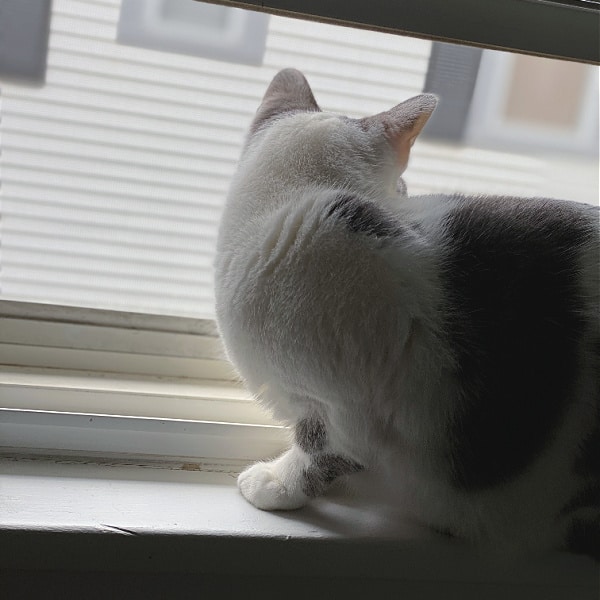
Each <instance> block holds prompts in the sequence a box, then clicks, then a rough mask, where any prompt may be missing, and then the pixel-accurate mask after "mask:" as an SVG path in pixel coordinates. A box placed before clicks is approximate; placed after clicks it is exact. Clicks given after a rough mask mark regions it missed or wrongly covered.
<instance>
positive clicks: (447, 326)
mask: <svg viewBox="0 0 600 600" xmlns="http://www.w3.org/2000/svg"><path fill="white" fill-rule="evenodd" d="M419 204H421V206H420V207H419ZM411 206H412V207H413V208H412V218H413V219H415V221H416V222H417V223H420V224H421V225H420V226H421V227H422V229H423V231H424V232H425V235H428V236H430V237H431V238H432V239H434V240H435V245H436V247H437V248H438V252H439V269H440V270H439V282H440V286H441V295H442V297H443V298H444V306H445V309H444V318H443V325H442V328H443V331H444V338H443V339H444V340H445V343H446V344H447V345H448V347H449V348H451V349H452V353H453V356H454V365H453V367H452V372H451V376H450V378H451V380H453V381H454V383H455V385H456V389H457V394H458V395H459V396H460V398H461V403H462V406H463V408H462V410H461V411H459V413H458V414H459V417H458V418H457V419H455V421H454V422H453V425H452V428H453V432H452V433H453V434H452V436H451V437H452V439H453V440H454V444H453V449H452V452H451V454H452V460H451V462H452V464H453V465H454V481H455V484H456V485H457V486H458V487H460V488H462V489H466V490H473V489H484V488H488V487H490V486H494V485H497V484H500V483H502V482H503V481H506V480H509V479H512V478H513V477H514V476H515V475H516V474H518V473H520V472H522V471H523V470H524V469H526V468H527V466H528V465H529V464H531V462H532V460H534V458H535V457H536V456H540V455H541V454H542V453H543V452H544V451H545V449H546V448H547V447H548V445H549V444H550V443H551V441H552V440H554V439H555V438H556V437H557V435H558V433H559V431H561V430H562V428H563V426H564V423H565V419H566V420H569V418H571V417H573V419H574V420H577V419H579V421H580V423H579V425H577V426H575V425H574V428H575V429H574V435H575V436H577V435H579V434H581V432H582V431H583V430H585V429H588V430H589V431H590V435H594V434H593V432H594V430H596V431H597V430H598V428H599V427H600V423H598V422H596V424H595V425H594V419H595V420H596V421H597V420H598V415H599V414H600V413H599V412H598V411H600V306H599V274H600V246H599V235H600V234H599V212H598V209H597V207H593V206H589V205H583V204H577V203H574V202H567V201H558V200H548V199H520V198H505V197H464V196H448V197H443V196H428V197H422V198H413V199H411V200H410V202H409V204H408V205H407V209H408V211H409V213H411ZM580 408H581V410H579V409H580ZM575 430H576V431H575ZM596 435H597V433H596ZM573 450H574V448H573V447H571V448H570V449H569V455H570V456H571V457H573ZM596 462H597V461H596ZM491 465H493V468H491ZM596 476H597V477H600V473H597V474H596Z"/></svg>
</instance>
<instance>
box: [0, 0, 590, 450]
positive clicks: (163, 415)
mask: <svg viewBox="0 0 600 600" xmlns="http://www.w3.org/2000/svg"><path fill="white" fill-rule="evenodd" d="M433 4H435V2H433ZM519 4H524V5H527V7H526V8H523V10H525V11H526V12H527V11H530V9H531V7H532V6H533V5H534V4H536V3H519ZM447 5H448V3H446V6H447ZM530 5H531V6H530ZM141 6H143V7H144V10H145V12H144V13H143V14H144V16H143V18H141V17H140V18H138V19H136V18H134V17H135V15H134V12H135V10H137V11H138V13H137V15H138V16H139V15H141V13H140V12H139V11H140V10H141V9H140V7H141ZM394 6H395V5H394ZM134 9H135V10H134ZM325 9H326V7H324V8H322V10H323V11H325ZM315 10H316V9H315ZM389 10H390V11H391V12H392V13H394V11H395V10H396V8H394V7H390V8H389ZM407 10H408V9H407ZM440 10H442V12H444V11H446V12H445V13H444V14H446V13H447V11H448V9H447V8H443V7H442V8H440ZM453 10H456V9H453ZM494 10H500V9H494ZM544 10H548V11H553V10H555V9H554V8H552V9H550V8H548V9H544ZM556 10H559V9H556ZM560 10H565V9H562V8H561V9H560ZM130 11H134V12H130ZM198 11H200V12H198ZM586 12H588V11H586ZM200 13H202V15H203V18H205V19H206V22H208V21H209V20H211V19H212V20H211V23H213V25H214V26H215V27H217V29H219V28H224V29H219V30H220V31H221V30H222V31H238V32H240V31H243V30H244V28H245V30H246V31H250V32H253V33H256V29H255V28H254V27H249V26H247V25H248V23H250V22H251V21H250V20H245V19H246V17H244V18H243V19H241V20H238V21H236V20H235V19H233V18H232V19H231V20H230V19H229V17H228V16H226V15H227V14H229V13H224V12H223V11H222V9H221V8H220V7H217V8H215V6H213V5H210V6H208V5H206V6H205V5H202V4H198V3H195V2H192V1H191V0H190V2H187V3H183V2H177V3H175V2H167V1H166V0H164V1H161V2H158V1H156V2H147V3H146V2H144V3H140V2H137V3H136V2H132V1H124V2H121V0H93V1H92V0H89V1H86V0H69V1H67V0H54V2H53V3H52V12H51V19H50V25H49V28H50V35H49V41H48V55H47V61H45V64H46V73H45V79H44V85H42V86H41V87H36V88H32V87H25V86H23V85H21V84H19V83H18V82H17V81H16V80H13V79H8V78H2V77H0V83H1V87H0V101H1V104H0V117H1V119H0V136H1V137H0V144H1V150H2V152H1V155H0V168H1V183H2V187H1V194H2V196H1V205H0V217H1V221H0V224H1V236H0V250H1V252H0V363H1V365H2V366H1V367H0V407H2V410H1V411H0V415H1V416H0V439H2V444H3V445H9V446H19V445H20V447H22V448H28V449H30V450H32V449H34V448H38V449H43V450H44V449H45V450H48V449H52V448H54V449H56V448H58V449H59V450H60V451H64V452H76V451H82V450H85V451H87V452H103V453H105V452H111V451H112V452H130V453H141V454H146V455H147V454H159V455H168V456H205V457H206V456H226V457H227V458H228V459H232V460H233V459H235V458H239V459H244V460H248V459H253V458H257V457H259V456H267V455H270V454H273V453H274V452H275V451H276V450H277V449H279V448H282V447H283V445H284V444H285V441H286V432H285V431H284V430H283V429H281V428H280V427H278V426H277V425H276V424H274V423H273V422H272V421H270V419H269V417H268V415H265V414H264V413H262V412H261V411H260V409H259V408H258V407H257V406H255V405H254V404H253V403H252V402H250V400H249V399H248V397H247V395H246V394H245V392H244V391H243V390H242V388H241V386H240V385H239V383H238V382H236V380H235V375H234V374H233V373H232V371H231V368H230V367H229V366H228V365H227V363H226V361H225V360H224V358H223V354H222V350H221V349H220V346H219V341H218V338H217V336H216V332H215V329H214V325H213V324H212V321H211V320H212V318H213V316H214V313H213V308H212V306H213V296H212V271H211V265H212V260H213V252H214V242H215V238H216V227H217V223H218V219H219V215H220V210H221V207H222V204H223V201H224V197H225V194H226V190H227V185H228V181H229V179H230V177H231V175H232V173H233V171H234V169H235V163H236V160H237V156H238V153H239V150H240V147H241V144H242V143H243V139H244V133H245V130H246V127H247V125H248V123H249V121H250V119H251V117H252V114H253V112H254V111H255V109H256V107H257V105H258V103H259V101H260V98H261V96H262V94H263V92H264V90H265V88H266V85H267V83H268V81H269V80H270V78H271V77H272V75H273V74H274V73H275V72H276V71H277V70H278V69H280V68H283V67H286V66H296V67H298V68H300V69H301V70H303V71H305V73H306V74H307V76H308V78H309V80H310V82H311V84H312V85H313V87H314V90H315V93H316V95H317V98H318V101H319V102H320V103H321V105H322V106H323V107H325V108H326V109H328V110H332V111H336V112H340V113H345V114H349V115H350V116H364V115H365V114H369V113H375V112H378V111H380V110H384V109H387V108H389V107H390V106H392V105H393V104H395V103H397V102H399V101H401V100H403V99H405V98H407V97H409V96H411V95H414V94H417V93H419V92H420V91H421V90H422V89H423V88H424V87H425V86H426V85H429V83H428V81H433V80H434V79H435V78H434V75H435V76H436V77H437V82H438V83H437V84H436V85H438V84H440V70H439V69H438V71H437V75H436V72H434V67H433V66H432V65H433V64H434V62H435V61H434V58H435V57H436V56H437V57H438V58H439V57H440V56H441V55H440V54H439V48H440V46H439V45H438V44H437V43H433V42H431V41H428V40H425V39H417V38H414V37H408V36H399V35H392V34H390V33H381V32H377V31H369V30H357V29H349V28H343V27H338V26H334V25H332V24H327V23H320V22H314V21H303V20H298V19H291V18H288V17H285V16H281V15H275V16H272V17H271V18H270V20H269V21H268V30H266V32H267V33H266V38H264V55H263V56H262V58H261V59H260V61H259V62H260V65H257V64H253V65H247V64H244V65H242V64H239V62H232V61H237V60H238V59H236V58H235V56H234V55H233V54H232V55H228V56H227V57H225V55H221V54H219V56H217V55H207V54H205V52H209V51H208V50H207V48H213V50H214V48H215V47H216V46H217V45H218V44H216V42H215V36H214V35H212V34H208V33H206V32H205V33H206V35H204V36H200V37H202V40H196V42H197V43H196V42H195V43H194V44H193V45H189V44H187V43H186V44H183V43H182V44H179V42H181V41H182V40H177V44H175V41H176V40H174V37H173V30H174V27H177V31H181V32H182V38H183V37H185V35H183V34H184V33H185V34H186V35H187V34H188V33H189V32H190V30H189V29H187V28H186V27H185V26H182V25H179V23H181V21H182V19H183V20H188V19H189V18H191V15H192V14H200ZM371 13H373V16H372V18H373V19H376V18H379V17H377V14H378V13H377V11H371ZM376 13H377V14H376ZM127 14H129V16H130V17H131V18H130V21H129V24H128V25H127V24H126V20H124V15H127ZM235 14H240V13H235ZM241 14H246V13H241ZM527 14H529V13H527ZM545 14H548V13H545ZM568 14H569V15H571V14H574V13H572V12H568ZM578 14H579V13H577V15H578ZM132 15H133V16H132ZM257 16H259V17H260V16H262V15H257ZM321 16H322V17H323V18H325V19H327V18H331V15H329V16H328V15H326V14H322V15H321ZM350 16H352V15H350ZM511 16H514V15H511ZM355 17H356V18H358V17H357V16H356V15H355ZM236 18H237V17H236ZM247 18H248V19H250V16H248V17H247ZM361 18H363V19H364V22H367V21H368V18H367V17H365V16H364V15H363V16H362V17H361ZM415 18H416V17H415V14H414V13H413V12H412V9H410V10H408V12H407V15H406V19H405V21H402V22H403V23H406V27H407V30H408V31H409V32H412V33H415V32H416V33H418V32H419V29H418V27H417V25H418V23H417V21H415ZM577 19H579V17H578V16H577V17H576V20H577ZM355 20H356V19H355ZM442 20H443V19H436V23H435V27H438V26H439V22H440V21H442ZM450 21H451V20H449V21H448V23H446V25H448V27H450V25H452V23H451V22H450ZM244 22H245V23H246V25H244ZM262 22H263V23H266V21H265V20H263V21H262ZM396 22H400V21H399V20H397V21H396ZM524 22H526V21H524ZM236 23H237V24H236ZM240 23H241V25H240ZM577 23H579V20H577ZM175 24H177V25H175ZM372 24H374V25H378V23H375V22H373V23H372ZM379 25H381V23H379ZM563 25H564V21H563ZM409 26H410V27H413V26H414V28H413V29H411V28H410V27H409ZM585 27H586V26H582V28H581V29H580V30H579V33H578V39H579V38H583V39H585V36H586V35H587V34H586V33H585V32H586V31H587V30H586V28H585ZM228 28H229V29H228ZM236 28H237V29H236ZM194 31H202V28H201V27H199V28H198V29H197V30H196V29H194ZM476 33H477V32H476ZM441 34H442V32H440V31H438V32H437V34H436V35H441ZM463 34H464V32H463ZM479 34H480V32H479V33H477V35H479ZM232 35H233V34H232ZM457 35H458V34H457ZM473 35H475V34H473ZM489 35H492V33H490V34H489ZM493 35H496V34H495V33H494V34H493ZM511 35H512V34H511ZM226 37H227V36H226V35H225V34H224V35H223V39H224V38H226ZM234 37H235V36H234ZM446 37H451V36H449V34H448V33H447V32H446ZM492 37H493V36H492ZM547 37H549V38H552V36H551V35H548V36H547ZM237 39H238V41H239V40H244V39H245V38H244V36H243V35H241V36H240V37H239V38H237ZM467 39H472V40H473V41H481V40H478V38H476V37H473V38H467ZM494 39H495V38H494ZM512 41H514V40H512ZM554 41H555V43H556V44H558V45H559V46H560V45H561V44H562V43H563V41H562V38H561V40H559V39H556V40H554ZM200 42H201V43H200ZM243 43H246V42H243ZM489 43H490V44H493V43H497V42H494V40H490V42H489ZM524 43H525V44H526V45H525V46H522V48H523V49H525V50H531V49H532V48H531V47H530V46H527V44H534V43H539V44H545V43H546V40H545V39H541V38H538V37H537V36H536V35H532V36H529V37H527V38H526V40H525V42H524ZM192 46H193V47H192ZM584 46H585V48H587V47H588V46H586V45H585V44H584ZM450 47H451V48H454V49H455V50H456V51H457V52H459V54H460V55H461V56H463V58H464V59H460V60H459V63H457V62H456V61H455V63H454V64H455V65H456V64H460V65H462V67H464V68H463V75H461V77H463V79H461V80H460V81H461V82H467V83H468V85H466V84H465V85H462V84H461V85H458V86H457V85H455V84H454V83H453V80H454V81H455V80H456V77H457V76H456V75H453V76H452V78H446V79H447V81H446V85H448V86H449V87H452V85H449V83H450V84H453V85H454V88H460V89H459V91H460V92H461V94H462V96H461V98H462V99H461V98H459V97H458V96H456V95H455V96H451V95H450V94H448V98H449V101H448V103H447V106H449V107H451V102H454V108H453V110H454V113H452V114H453V115H454V116H451V117H450V118H449V120H448V119H447V120H446V124H448V123H450V125H452V127H454V131H455V133H454V134H453V135H454V137H453V138H452V137H450V138H448V137H444V136H441V135H437V134H435V132H433V131H432V132H430V133H431V135H430V136H429V137H428V138H423V140H421V141H419V143H418V144H417V145H416V146H415V151H414V155H413V158H412V159H411V165H410V167H409V170H408V172H407V177H406V179H407V183H408V188H409V192H410V193H412V194H418V193H428V192H438V191H441V192H453V191H463V192H467V193H469V192H472V193H482V192H483V193H502V194H522V195H552V196H557V195H558V196H564V197H566V198H571V199H573V200H577V201H584V202H592V203H597V202H598V157H597V154H596V153H594V152H589V151H588V150H589V148H590V147H592V146H593V144H594V140H595V143H596V148H597V136H598V123H597V120H596V121H594V119H593V111H591V112H590V110H591V109H589V107H590V106H591V107H592V108H593V106H594V102H596V105H595V106H596V108H597V83H596V84H595V85H596V89H595V91H594V82H597V77H598V68H597V66H594V65H589V64H582V63H577V62H569V63H567V62H560V63H558V64H559V65H560V69H563V68H564V73H563V71H562V70H561V74H560V77H566V78H571V79H569V81H572V83H571V86H570V87H571V88H572V89H573V90H575V89H576V90H578V93H577V95H576V98H575V100H573V99H572V97H570V98H571V99H562V98H560V97H556V98H554V99H553V100H554V103H552V104H549V105H548V109H549V113H548V116H547V117H548V118H547V119H546V123H545V124H542V125H540V124H539V123H538V124H536V127H537V129H536V132H537V133H536V134H535V135H534V136H533V138H532V137H531V135H532V134H531V132H529V133H528V134H527V135H528V136H529V137H527V139H525V138H523V139H521V138H520V137H519V135H520V132H521V133H522V132H523V131H525V129H526V128H523V127H520V126H519V127H516V126H515V127H513V132H512V133H510V131H509V130H510V128H509V127H508V126H507V123H509V122H516V121H518V120H519V119H520V120H521V121H522V119H521V117H523V115H531V113H530V111H531V105H530V104H528V102H527V99H528V97H529V96H528V95H527V94H525V96H524V95H523V94H522V93H521V92H519V89H521V88H519V86H518V85H517V84H518V82H519V81H520V80H522V79H525V80H526V81H529V80H530V78H529V77H527V76H523V74H522V71H523V69H531V68H532V67H531V63H529V62H528V60H527V61H526V62H525V63H523V64H521V66H518V67H517V68H515V69H513V71H512V75H511V74H510V73H509V74H508V75H506V77H505V76H503V75H502V74H501V71H502V69H505V68H507V67H506V65H510V64H512V63H511V62H510V61H511V60H512V57H514V56H517V57H520V55H512V54H511V55H509V54H507V53H504V52H496V51H490V52H488V51H484V52H483V54H482V53H481V51H479V50H477V51H475V53H473V51H471V50H470V49H467V48H464V47H456V46H450ZM569 48H570V50H573V49H575V50H576V51H577V52H579V50H578V48H579V46H578V44H574V45H570V46H569ZM533 49H534V50H536V51H539V52H549V50H548V47H545V46H544V47H539V48H537V47H536V48H533ZM570 50H569V51H570ZM584 50H585V49H584ZM584 50H582V52H583V51H584ZM559 51H562V50H560V48H559ZM211 52H212V50H211ZM219 52H220V50H219ZM244 52H245V51H244ZM565 52H566V50H565ZM436 53H437V54H436ZM467 55H468V56H470V57H471V58H470V59H469V61H470V62H469V61H467V59H466V57H467ZM488 56H491V57H497V59H498V60H497V64H496V62H494V61H496V58H491V59H489V61H488V58H487V57H488ZM569 56H571V55H569ZM224 58H226V59H227V60H224ZM442 58H443V57H442ZM574 58H578V57H577V56H575V57H574ZM579 58H580V59H581V57H579ZM584 58H585V57H584ZM515 60H517V61H520V60H521V59H520V58H518V59H515ZM539 60H540V61H542V62H540V63H537V62H536V65H537V64H541V65H546V64H548V63H546V62H544V61H546V60H547V59H539ZM586 60H590V59H589V57H587V58H586ZM439 62H443V61H441V59H440V60H438V63H439ZM467 63H468V64H467ZM517 64H519V63H518V62H517ZM552 64H554V63H552ZM469 65H470V66H469ZM498 65H500V66H498ZM502 65H504V66H502ZM467 67H468V68H467ZM521 67H522V68H521ZM436 68H437V67H436ZM494 69H497V70H496V71H494ZM534 72H535V73H537V67H535V68H534ZM446 73H448V71H446ZM453 73H454V72H453ZM486 73H487V74H489V77H490V78H491V80H492V81H494V82H496V83H497V84H498V85H500V83H498V82H501V81H504V83H503V84H502V85H504V86H505V88H506V87H507V86H508V88H507V89H509V90H510V94H509V99H510V102H509V103H508V104H504V105H501V104H498V105H494V103H493V98H491V99H490V98H487V99H486V98H485V97H483V96H481V94H483V93H484V92H486V90H487V92H488V93H490V94H491V93H492V92H491V91H490V89H491V88H489V86H487V85H484V84H482V83H480V82H482V81H484V77H486V76H487V75H486ZM442 75H443V70H442ZM441 79H443V77H442V78H441ZM448 82H449V83H448ZM442 83H443V82H442ZM511 86H512V87H511ZM480 88H481V89H483V91H480ZM455 91H456V90H455ZM444 98H446V94H445V93H443V99H444ZM450 98H452V100H450ZM523 98H525V101H523ZM443 106H444V102H443V103H442V105H441V107H440V110H441V111H442V112H441V113H440V114H442V115H443V114H444V112H443V111H445V110H446V109H444V108H443ZM507 106H508V108H507V109H506V107H507ZM486 107H487V108H489V110H490V111H491V112H490V113H489V114H487V113H486V114H487V116H481V117H477V115H480V114H482V113H481V110H483V109H486V110H487V108H486ZM556 107H558V108H561V107H562V108H567V109H568V110H567V113H568V114H567V116H566V117H565V116H564V115H563V114H562V113H560V111H559V112H555V109H556ZM505 109H506V110H505ZM528 111H529V112H528ZM451 112H452V111H451ZM569 115H570V116H569ZM590 115H591V116H590ZM535 116H536V117H537V116H539V115H537V114H536V115H535ZM477 119H480V120H479V123H480V125H481V127H480V126H479V125H477V121H476V120H477ZM494 119H496V121H494ZM498 119H504V121H502V120H500V121H499V120H498ZM565 119H566V120H565ZM569 119H570V120H569ZM530 120H531V119H530ZM564 123H566V125H565V124H564ZM548 124H549V125H550V130H553V129H554V130H556V129H558V130H561V131H562V130H564V129H565V127H566V128H567V129H568V128H569V127H571V130H569V132H568V133H566V134H564V135H563V137H562V138H561V139H563V142H565V143H563V142H561V141H560V139H559V138H560V137H561V136H560V134H559V133H560V132H559V133H557V132H556V131H554V133H552V131H550V133H548V131H546V134H547V135H548V136H550V138H552V139H554V140H555V141H556V143H555V144H550V143H549V142H547V139H550V138H546V137H544V136H545V135H546V134H544V133H543V131H541V129H540V127H541V128H542V129H543V127H546V126H547V125H548ZM557 124H558V126H557ZM546 128H547V127H546ZM547 129H548V128H547ZM580 129H581V131H582V132H583V133H584V134H585V135H583V134H582V135H583V137H581V139H580V140H579V141H578V143H577V147H572V146H570V145H569V143H566V142H567V141H568V140H571V141H572V140H574V139H575V138H576V137H577V135H575V134H573V132H575V131H579V130H580ZM478 132H479V133H478ZM484 133H485V135H484ZM509 133H510V135H512V137H510V135H509ZM505 134H506V136H509V137H507V138H506V137H505V138H502V136H503V135H505ZM478 135H479V137H478ZM536 136H537V137H536ZM586 136H587V137H586ZM584 138H585V139H584ZM532 139H533V142H532ZM577 139H579V138H577ZM590 144H591V146H590ZM546 146H552V147H551V148H550V147H548V148H546ZM540 147H543V148H544V151H543V152H541V151H540ZM546 150H549V151H546ZM67 307H68V308H67ZM233 432H235V433H233ZM232 435H233V437H234V438H235V439H236V440H238V443H236V445H231V444H230V443H229V442H228V441H227V440H228V439H230V438H231V436H232ZM224 440H225V441H224Z"/></svg>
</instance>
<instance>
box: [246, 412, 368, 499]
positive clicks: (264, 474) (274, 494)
mask: <svg viewBox="0 0 600 600" xmlns="http://www.w3.org/2000/svg"><path fill="white" fill-rule="evenodd" d="M294 440H295V441H294V443H293V444H292V447H291V448H290V449H289V450H288V451H287V452H285V453H284V454H282V455H281V456H280V457H279V458H276V459H275V460H272V461H270V462H260V463H257V464H255V465H252V466H251V467H249V468H248V469H246V470H245V471H243V472H242V473H241V474H240V476H239V477H238V487H239V489H240V491H241V493H242V495H243V496H244V498H246V500H248V502H250V503H251V504H253V505H254V506H256V507H257V508H260V509H262V510H293V509H295V508H300V507H301V506H304V505H305V504H306V503H307V502H308V500H309V499H310V498H314V497H317V496H320V495H322V494H323V493H324V492H325V490H326V489H327V488H328V487H329V484H330V483H331V482H333V481H334V480H335V479H337V478H338V477H340V476H342V475H350V474H352V473H356V472H358V471H360V470H361V469H362V468H363V467H362V465H360V464H359V463H357V462H356V461H354V460H352V459H350V458H347V457H345V456H342V455H341V454H336V453H335V452H334V451H333V449H332V448H330V447H329V443H328V441H327V433H326V429H325V425H324V423H323V421H322V420H321V419H319V418H318V417H316V416H309V417H306V418H304V419H302V420H301V421H299V422H298V423H297V424H296V426H295V428H294Z"/></svg>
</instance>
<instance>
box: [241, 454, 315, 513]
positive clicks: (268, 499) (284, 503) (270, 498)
mask: <svg viewBox="0 0 600 600" xmlns="http://www.w3.org/2000/svg"><path fill="white" fill-rule="evenodd" d="M277 466H278V465H277V464H276V463H257V464H255V465H252V466H251V467H248V468H247V469H246V470H245V471H242V473H240V475H239V476H238V487H239V489H240V492H241V493H242V495H243V496H244V498H246V500H248V502H250V504H253V505H254V506H256V508H260V509H262V510H294V509H296V508H300V507H301V506H304V505H305V504H306V501H307V500H308V497H307V496H306V494H304V492H302V490H301V489H299V487H298V486H294V487H295V489H293V488H292V489H290V488H289V487H286V486H285V485H284V483H283V481H282V480H281V478H280V477H279V475H278V473H277V470H278V469H277Z"/></svg>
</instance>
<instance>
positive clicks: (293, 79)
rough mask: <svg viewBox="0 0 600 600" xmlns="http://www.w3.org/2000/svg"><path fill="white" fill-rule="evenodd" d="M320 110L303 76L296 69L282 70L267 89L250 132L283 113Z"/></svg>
mask: <svg viewBox="0 0 600 600" xmlns="http://www.w3.org/2000/svg"><path fill="white" fill-rule="evenodd" d="M320 110H321V109H320V108H319V106H318V104H317V102H316V100H315V97H314V96H313V93H312V90H311V89H310V85H308V81H306V78H305V77H304V75H302V73H301V72H300V71H298V70H297V69H283V70H282V71H279V73H277V75H275V77H274V78H273V81H271V83H270V85H269V87H268V88H267V91H266V92H265V95H264V97H263V99H262V102H261V104H260V106H259V107H258V110H257V111H256V116H255V117H254V121H253V122H252V126H251V128H250V131H251V132H255V131H256V130H257V129H259V128H260V127H261V126H262V125H264V124H265V123H266V122H267V121H269V120H270V119H272V118H273V117H276V116H278V115H280V114H283V113H287V112H294V111H302V112H318V111H320Z"/></svg>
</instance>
